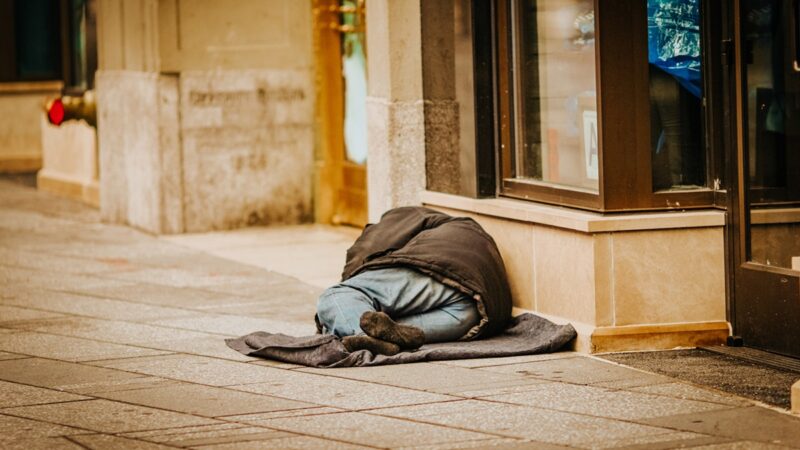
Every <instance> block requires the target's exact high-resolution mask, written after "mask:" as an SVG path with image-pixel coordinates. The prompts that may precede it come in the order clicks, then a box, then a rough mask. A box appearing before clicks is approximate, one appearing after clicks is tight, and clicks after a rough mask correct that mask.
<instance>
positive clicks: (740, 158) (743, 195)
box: [723, 0, 800, 358]
mask: <svg viewBox="0 0 800 450" xmlns="http://www.w3.org/2000/svg"><path fill="white" fill-rule="evenodd" d="M725 5H726V7H727V8H728V11H727V14H728V16H727V17H723V20H724V21H725V22H726V24H727V27H728V30H727V31H728V33H726V34H727V38H729V39H731V44H730V45H729V46H728V47H729V48H730V53H731V54H732V59H733V61H732V64H728V65H727V67H728V70H727V71H725V73H724V74H723V77H724V78H725V81H724V84H723V86H724V90H725V92H727V93H728V95H726V96H724V97H726V99H724V100H723V101H724V102H725V103H727V104H726V105H725V106H724V107H723V111H724V114H725V115H726V116H727V117H726V120H724V124H725V126H726V127H727V128H728V129H727V130H725V140H726V145H725V148H726V149H727V154H726V166H727V167H726V169H727V174H726V176H727V184H728V186H727V187H728V195H727V198H728V208H727V216H728V220H727V226H726V241H727V250H728V256H727V257H726V278H727V280H726V281H727V283H726V288H727V290H728V295H727V298H728V300H727V312H728V320H729V322H730V323H731V327H732V329H733V334H734V336H736V337H737V338H739V337H740V338H741V341H739V340H738V339H735V340H734V342H736V343H738V342H742V343H743V344H744V345H745V346H748V347H754V348H758V349H761V350H766V351H770V352H775V353H780V354H784V355H787V356H792V357H796V358H797V357H800V353H798V354H793V353H789V352H788V350H787V349H786V346H787V342H785V341H787V340H791V339H792V336H786V337H785V339H784V340H783V341H781V342H778V341H776V339H775V338H776V336H774V335H775V334H777V333H775V332H773V333H772V336H770V333H769V332H766V333H764V332H762V333H757V334H755V335H754V333H753V330H752V326H753V325H752V324H750V323H748V321H747V320H746V318H747V317H750V316H754V317H755V319H754V320H756V321H758V320H761V321H762V322H766V321H765V316H769V315H774V314H773V312H772V311H769V308H770V305H769V302H770V301H775V297H776V296H785V297H784V298H789V299H795V300H796V301H798V302H800V272H797V271H793V270H790V269H786V268H781V267H773V266H766V265H761V264H755V263H752V262H750V261H749V260H748V255H749V236H750V224H749V220H748V218H747V214H748V210H749V208H748V195H749V192H748V190H747V188H748V180H747V178H746V174H748V173H749V158H748V157H747V142H748V135H747V128H748V125H747V123H746V120H747V115H746V107H745V104H744V102H745V93H746V89H747V86H746V82H747V81H746V77H745V74H744V70H746V66H745V65H744V62H743V61H744V60H745V51H746V48H745V45H744V41H743V35H742V17H741V15H742V9H741V8H742V0H727V1H726V2H725ZM730 99H733V104H730ZM784 319H785V320H790V318H784ZM777 320H780V316H778V318H777ZM768 326H769V325H768V324H767V323H760V324H757V325H756V327H762V328H767V327H768ZM764 334H766V335H767V336H766V338H765V337H764ZM794 340H796V337H795V339H794ZM737 341H738V342H737Z"/></svg>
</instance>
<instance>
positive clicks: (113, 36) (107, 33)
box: [97, 0, 159, 72]
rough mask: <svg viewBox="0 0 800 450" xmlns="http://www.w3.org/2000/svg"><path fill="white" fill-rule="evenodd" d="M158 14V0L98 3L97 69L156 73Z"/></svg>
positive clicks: (157, 63)
mask: <svg viewBox="0 0 800 450" xmlns="http://www.w3.org/2000/svg"><path fill="white" fill-rule="evenodd" d="M158 12H159V10H158V0H124V1H123V0H100V1H99V3H98V20H97V22H98V25H97V26H98V29H97V41H98V44H97V45H98V50H97V53H98V66H99V69H100V70H135V71H147V72H152V71H157V70H158V68H159V55H158V42H159V38H158V23H159V17H158Z"/></svg>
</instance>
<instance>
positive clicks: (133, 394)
mask: <svg viewBox="0 0 800 450" xmlns="http://www.w3.org/2000/svg"><path fill="white" fill-rule="evenodd" d="M95 395H96V396H99V397H103V398H106V399H110V400H118V401H122V402H125V403H133V404H136V405H143V406H151V407H154V408H160V409H166V410H169V411H177V412H183V413H188V414H195V415H199V416H206V417H218V416H232V415H237V414H251V413H260V412H268V411H283V410H291V409H300V408H308V407H310V406H313V405H310V404H308V403H302V402H297V401H293V400H286V399H282V398H275V397H270V396H266V395H259V394H252V393H248V392H242V391H234V390H230V389H222V388H216V387H210V386H201V385H197V384H186V383H174V384H172V385H167V386H159V387H154V388H149V389H135V390H126V391H117V392H108V393H102V394H95Z"/></svg>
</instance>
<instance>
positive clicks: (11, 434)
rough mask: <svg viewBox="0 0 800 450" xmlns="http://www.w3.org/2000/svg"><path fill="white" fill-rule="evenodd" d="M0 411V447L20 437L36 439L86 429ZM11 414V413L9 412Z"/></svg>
mask: <svg viewBox="0 0 800 450" xmlns="http://www.w3.org/2000/svg"><path fill="white" fill-rule="evenodd" d="M6 413H7V411H6V410H4V411H3V412H2V413H0V447H2V448H6V445H8V444H9V443H10V442H14V441H19V440H22V439H36V438H43V437H52V436H68V435H72V434H81V433H86V430H80V429H77V428H72V427H66V426H63V425H56V424H54V423H48V422H42V421H39V420H30V419H25V418H22V417H14V416H11V415H7V414H6ZM11 414H13V413H11Z"/></svg>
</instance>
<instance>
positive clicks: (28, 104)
mask: <svg viewBox="0 0 800 450" xmlns="http://www.w3.org/2000/svg"><path fill="white" fill-rule="evenodd" d="M56 94H57V92H53V93H51V95H56ZM46 97H47V94H43V93H34V94H6V95H0V118H2V120H0V160H11V159H14V160H19V159H21V158H23V159H27V158H31V159H38V158H41V156H42V133H41V128H40V127H41V126H40V118H41V117H42V115H43V113H42V106H43V105H44V102H45V98H46ZM0 167H2V166H0Z"/></svg>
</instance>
